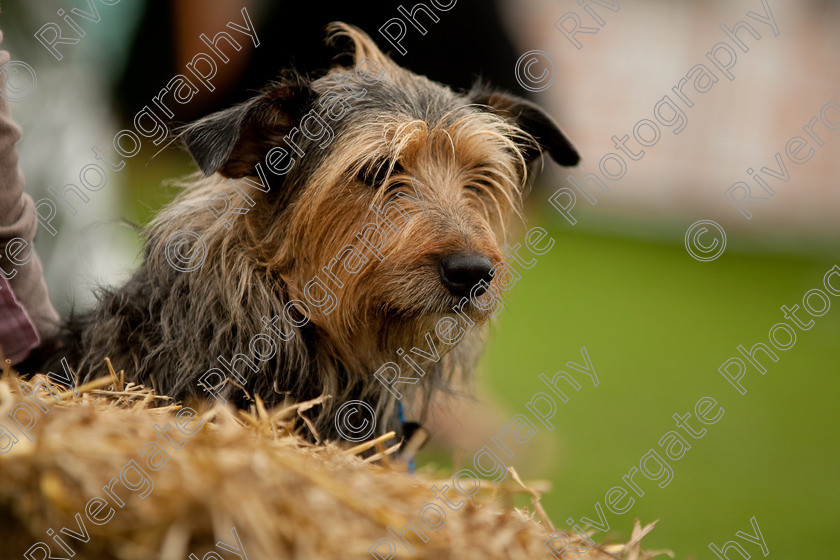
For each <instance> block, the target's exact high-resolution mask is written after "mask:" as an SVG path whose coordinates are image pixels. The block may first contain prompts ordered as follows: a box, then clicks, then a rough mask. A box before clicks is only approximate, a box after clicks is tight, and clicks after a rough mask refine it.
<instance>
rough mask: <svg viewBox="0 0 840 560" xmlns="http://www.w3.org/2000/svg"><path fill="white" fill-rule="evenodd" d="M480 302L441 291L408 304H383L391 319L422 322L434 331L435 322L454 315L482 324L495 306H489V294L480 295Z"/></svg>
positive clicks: (454, 316)
mask: <svg viewBox="0 0 840 560" xmlns="http://www.w3.org/2000/svg"><path fill="white" fill-rule="evenodd" d="M477 299H478V303H479V304H480V306H479V305H476V302H475V301H472V300H467V301H466V302H464V299H463V298H458V297H456V296H454V295H452V294H450V293H449V292H444V291H441V292H440V293H439V294H435V295H434V296H433V297H429V298H426V299H423V300H418V301H415V302H412V303H411V304H410V305H406V303H405V302H401V303H400V304H396V303H386V304H385V305H383V309H385V313H386V315H387V316H389V318H391V319H394V318H396V319H398V320H401V321H406V322H410V323H420V324H423V325H427V326H429V327H430V328H431V330H432V331H434V326H435V324H436V323H437V322H438V321H439V320H440V319H441V318H443V317H453V318H456V319H458V318H459V317H460V319H458V320H459V321H463V320H464V319H463V318H464V317H467V318H469V319H470V320H471V321H472V322H474V323H476V324H482V323H484V322H485V321H487V320H488V319H489V318H490V314H491V313H492V312H493V308H488V305H489V304H490V303H491V302H492V299H491V298H490V297H488V295H486V294H485V295H482V296H479V298H477Z"/></svg>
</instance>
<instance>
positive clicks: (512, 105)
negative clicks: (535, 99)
mask: <svg viewBox="0 0 840 560" xmlns="http://www.w3.org/2000/svg"><path fill="white" fill-rule="evenodd" d="M470 98H471V100H472V102H473V103H475V104H477V105H480V106H481V107H482V108H484V109H486V110H488V111H490V112H492V113H495V114H497V115H499V116H500V117H503V118H506V119H509V120H511V121H513V122H514V123H515V124H516V125H517V126H518V127H519V128H520V129H522V130H523V131H525V132H527V133H528V134H530V135H531V136H532V137H533V138H534V140H536V141H537V143H538V144H539V149H538V148H537V146H534V145H533V143H531V142H526V143H523V144H522V154H523V156H524V157H525V161H526V162H528V163H531V162H532V161H534V160H535V159H537V158H538V157H539V156H540V150H542V151H544V152H547V153H548V155H550V156H551V159H553V160H554V161H556V162H557V163H558V164H560V165H563V166H567V167H569V166H573V165H577V163H578V162H579V161H580V156H579V155H578V153H577V150H575V148H574V146H572V143H571V142H569V140H568V139H567V138H566V136H565V135H564V134H563V133H562V132H561V131H560V127H558V126H557V123H555V122H554V119H552V118H551V117H550V116H549V115H548V113H546V112H545V111H543V110H542V109H540V108H539V107H538V106H537V105H535V104H534V103H531V102H530V101H528V100H526V99H522V98H520V97H515V96H513V95H509V94H506V93H501V92H487V91H483V92H479V93H474V94H472V95H471V96H470Z"/></svg>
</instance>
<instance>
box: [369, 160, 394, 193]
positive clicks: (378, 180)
mask: <svg viewBox="0 0 840 560" xmlns="http://www.w3.org/2000/svg"><path fill="white" fill-rule="evenodd" d="M390 167H391V165H390V161H388V160H385V159H380V160H377V161H374V162H372V163H369V164H368V165H366V166H364V167H363V168H362V169H361V170H360V171H359V175H358V179H359V181H361V182H363V183H365V184H368V185H370V186H371V187H373V188H375V189H378V188H379V187H381V186H382V184H383V183H384V182H385V180H386V179H387V178H388V176H389V175H388V171H389V170H390ZM402 172H403V167H402V165H400V162H395V163H394V169H393V171H392V172H391V174H393V173H402Z"/></svg>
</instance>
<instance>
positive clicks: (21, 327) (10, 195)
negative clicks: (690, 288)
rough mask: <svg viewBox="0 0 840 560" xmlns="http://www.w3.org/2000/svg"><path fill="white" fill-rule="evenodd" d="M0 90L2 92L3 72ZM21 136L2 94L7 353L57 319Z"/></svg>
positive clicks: (1, 340)
mask: <svg viewBox="0 0 840 560" xmlns="http://www.w3.org/2000/svg"><path fill="white" fill-rule="evenodd" d="M0 40H2V39H0ZM10 59H11V56H10V55H9V53H8V51H2V50H0V67H2V66H3V65H5V64H6V63H8V62H9V60H10ZM0 90H2V91H3V92H5V81H4V80H3V79H2V78H1V77H0ZM21 135H22V130H21V128H20V127H19V126H18V125H17V124H16V123H15V122H14V121H13V120H12V117H11V114H10V112H9V103H8V102H7V101H6V98H5V96H4V95H0V276H2V277H3V282H0V298H2V299H0V346H1V347H2V348H3V350H4V353H5V354H6V357H7V358H11V357H12V356H11V354H12V351H13V350H12V349H19V348H22V347H26V346H28V348H27V351H28V350H29V349H31V347H32V346H31V341H32V339H31V332H30V331H31V330H34V331H36V332H37V334H38V335H40V337H41V339H44V338H46V337H49V336H51V335H53V334H54V333H55V332H56V331H57V329H58V319H59V318H58V313H57V312H56V311H55V308H54V307H53V306H52V303H51V302H50V298H49V294H48V293H47V284H46V282H45V281H44V277H43V269H42V267H41V261H40V260H39V259H38V255H37V254H36V253H35V249H34V246H33V245H32V241H33V240H34V239H35V232H36V231H37V229H38V220H37V218H36V216H35V214H34V213H33V209H34V203H33V202H32V198H31V197H30V196H29V195H27V194H26V193H24V192H23V187H24V180H23V172H22V171H21V169H20V167H18V153H17V150H16V149H15V143H16V142H17V141H18V140H19V139H20V137H21ZM15 261H16V262H15ZM21 263H23V264H21ZM26 323H28V324H29V325H30V327H29V328H28V327H27V326H26ZM15 356H17V354H15ZM23 357H25V356H23ZM19 359H22V358H19ZM19 359H18V360H13V361H19Z"/></svg>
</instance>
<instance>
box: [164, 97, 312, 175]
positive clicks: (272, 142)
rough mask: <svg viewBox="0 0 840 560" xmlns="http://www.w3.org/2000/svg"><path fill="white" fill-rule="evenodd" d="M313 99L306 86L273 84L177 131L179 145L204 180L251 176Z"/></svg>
mask: <svg viewBox="0 0 840 560" xmlns="http://www.w3.org/2000/svg"><path fill="white" fill-rule="evenodd" d="M313 95H314V94H313V92H312V90H311V89H309V86H308V85H305V84H299V85H294V86H281V85H276V86H272V87H271V88H270V89H268V90H267V91H266V92H264V93H262V94H261V95H259V96H257V97H255V98H253V99H251V100H249V101H246V102H244V103H241V104H239V105H236V106H234V107H231V108H229V109H225V110H223V111H219V112H217V113H213V114H212V115H208V116H206V117H204V118H202V119H200V120H198V121H196V122H194V123H192V124H190V125H187V126H186V127H184V128H183V129H182V130H181V131H180V137H181V141H182V142H183V144H184V146H185V147H186V148H187V151H189V153H190V155H191V156H192V157H193V159H194V160H195V162H196V163H197V164H198V167H199V169H201V171H202V172H203V173H204V175H205V176H210V175H212V174H213V173H216V172H219V173H221V174H222V175H224V176H226V177H231V178H238V177H245V176H250V175H255V174H256V171H255V168H256V165H257V164H258V163H260V162H261V161H263V159H264V158H265V155H266V153H268V151H269V150H271V149H272V148H273V147H275V146H278V145H280V142H281V140H282V139H283V137H284V136H286V135H287V134H288V133H289V132H290V131H291V129H292V127H293V126H294V123H295V122H297V121H298V120H299V119H300V118H301V117H302V116H303V114H304V112H305V110H306V108H307V107H308V105H309V104H310V102H311V99H312V97H313Z"/></svg>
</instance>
